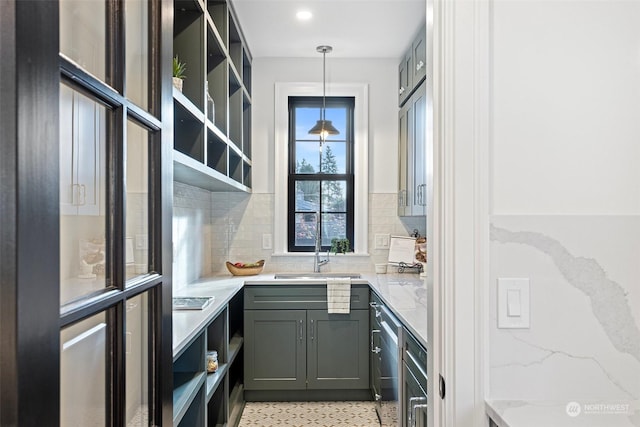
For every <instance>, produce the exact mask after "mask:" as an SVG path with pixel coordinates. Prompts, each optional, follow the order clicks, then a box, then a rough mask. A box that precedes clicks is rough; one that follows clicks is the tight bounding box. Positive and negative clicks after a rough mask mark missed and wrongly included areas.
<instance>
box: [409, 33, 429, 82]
mask: <svg viewBox="0 0 640 427" xmlns="http://www.w3.org/2000/svg"><path fill="white" fill-rule="evenodd" d="M425 37H426V30H425V28H422V30H421V31H420V34H418V37H416V39H415V40H414V41H413V44H412V45H411V51H412V54H413V64H412V68H411V70H412V71H413V85H414V86H417V85H419V84H420V82H421V81H422V79H424V78H425V76H426V71H427V45H426V43H425Z"/></svg>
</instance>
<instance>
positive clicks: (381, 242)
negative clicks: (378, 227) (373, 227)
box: [374, 234, 389, 249]
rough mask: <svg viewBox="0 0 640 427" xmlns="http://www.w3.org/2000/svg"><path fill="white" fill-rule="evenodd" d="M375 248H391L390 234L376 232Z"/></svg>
mask: <svg viewBox="0 0 640 427" xmlns="http://www.w3.org/2000/svg"><path fill="white" fill-rule="evenodd" d="M374 248H375V249H389V235H388V234H376V235H375V245H374Z"/></svg>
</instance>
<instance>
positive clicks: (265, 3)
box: [232, 0, 426, 58]
mask: <svg viewBox="0 0 640 427" xmlns="http://www.w3.org/2000/svg"><path fill="white" fill-rule="evenodd" d="M232 1H233V4H234V8H235V10H236V14H237V15H238V20H239V21H240V22H239V24H240V27H241V28H242V31H243V33H244V36H245V38H246V41H247V44H248V45H249V49H250V50H251V54H252V55H253V57H254V58H257V57H317V56H318V55H320V54H319V53H317V52H316V46H319V45H323V44H328V45H331V46H333V52H332V53H331V55H332V56H333V57H340V58H399V57H400V56H402V54H403V53H404V51H405V50H406V48H407V46H408V45H409V43H410V42H411V40H412V39H413V36H414V35H415V33H416V32H417V31H418V29H419V28H420V26H421V24H422V23H423V22H424V17H425V4H426V2H425V1H424V0H293V1H292V0H232ZM302 9H305V10H308V11H310V12H311V13H312V14H313V17H312V18H311V19H310V20H308V21H299V20H298V19H297V18H296V12H297V11H299V10H302Z"/></svg>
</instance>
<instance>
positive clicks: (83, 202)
mask: <svg viewBox="0 0 640 427" xmlns="http://www.w3.org/2000/svg"><path fill="white" fill-rule="evenodd" d="M80 194H82V197H80V206H84V205H86V204H87V187H85V185H84V184H80Z"/></svg>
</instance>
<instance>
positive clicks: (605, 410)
mask: <svg viewBox="0 0 640 427" xmlns="http://www.w3.org/2000/svg"><path fill="white" fill-rule="evenodd" d="M486 409H487V415H488V416H489V417H490V418H491V419H492V420H493V422H494V423H496V424H497V425H498V426H499V427H543V426H544V427H638V426H640V417H639V416H638V414H640V412H636V411H638V410H640V405H639V404H638V402H582V401H576V402H572V401H570V400H567V401H563V402H558V401H523V400H487V401H486Z"/></svg>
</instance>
